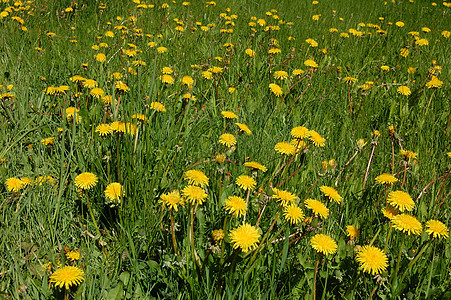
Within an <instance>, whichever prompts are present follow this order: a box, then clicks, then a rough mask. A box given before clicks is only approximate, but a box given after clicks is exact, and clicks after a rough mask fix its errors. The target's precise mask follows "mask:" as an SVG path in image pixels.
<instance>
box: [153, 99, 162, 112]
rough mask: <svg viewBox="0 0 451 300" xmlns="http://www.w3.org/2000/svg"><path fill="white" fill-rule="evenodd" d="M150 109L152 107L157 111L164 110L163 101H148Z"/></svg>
mask: <svg viewBox="0 0 451 300" xmlns="http://www.w3.org/2000/svg"><path fill="white" fill-rule="evenodd" d="M150 109H154V110H156V111H159V112H166V108H165V107H164V105H163V103H160V102H157V101H154V102H152V103H150Z"/></svg>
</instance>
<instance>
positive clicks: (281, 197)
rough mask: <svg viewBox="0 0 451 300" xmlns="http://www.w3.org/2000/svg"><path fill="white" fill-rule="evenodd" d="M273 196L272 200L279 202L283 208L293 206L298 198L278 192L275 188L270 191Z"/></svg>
mask: <svg viewBox="0 0 451 300" xmlns="http://www.w3.org/2000/svg"><path fill="white" fill-rule="evenodd" d="M272 191H273V193H274V195H273V196H272V197H273V198H274V199H276V200H277V201H279V202H280V204H281V205H282V206H283V207H286V206H288V205H289V204H294V203H295V201H296V199H297V198H298V197H297V196H296V195H295V194H293V193H290V192H287V191H283V190H279V189H277V188H273V189H272Z"/></svg>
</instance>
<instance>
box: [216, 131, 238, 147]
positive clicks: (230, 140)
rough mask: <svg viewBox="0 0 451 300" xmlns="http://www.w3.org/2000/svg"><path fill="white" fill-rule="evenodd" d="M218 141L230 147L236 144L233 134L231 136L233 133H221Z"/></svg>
mask: <svg viewBox="0 0 451 300" xmlns="http://www.w3.org/2000/svg"><path fill="white" fill-rule="evenodd" d="M219 143H221V144H223V145H225V146H227V147H232V146H234V145H235V144H236V138H235V136H233V134H230V133H224V134H221V136H220V137H219Z"/></svg>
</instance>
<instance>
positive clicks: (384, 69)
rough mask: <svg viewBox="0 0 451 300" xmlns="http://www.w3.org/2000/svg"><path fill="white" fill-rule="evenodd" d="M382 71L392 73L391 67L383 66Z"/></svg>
mask: <svg viewBox="0 0 451 300" xmlns="http://www.w3.org/2000/svg"><path fill="white" fill-rule="evenodd" d="M381 70H382V71H390V67H389V66H381Z"/></svg>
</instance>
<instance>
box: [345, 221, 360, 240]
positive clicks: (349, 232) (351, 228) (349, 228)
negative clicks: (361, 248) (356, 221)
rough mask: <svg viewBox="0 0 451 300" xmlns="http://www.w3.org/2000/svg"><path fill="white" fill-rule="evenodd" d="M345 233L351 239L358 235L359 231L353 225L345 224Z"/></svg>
mask: <svg viewBox="0 0 451 300" xmlns="http://www.w3.org/2000/svg"><path fill="white" fill-rule="evenodd" d="M346 235H347V236H349V237H350V238H351V239H352V240H353V239H356V238H358V237H359V235H360V232H359V230H358V229H357V227H355V226H354V225H348V226H346Z"/></svg>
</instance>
